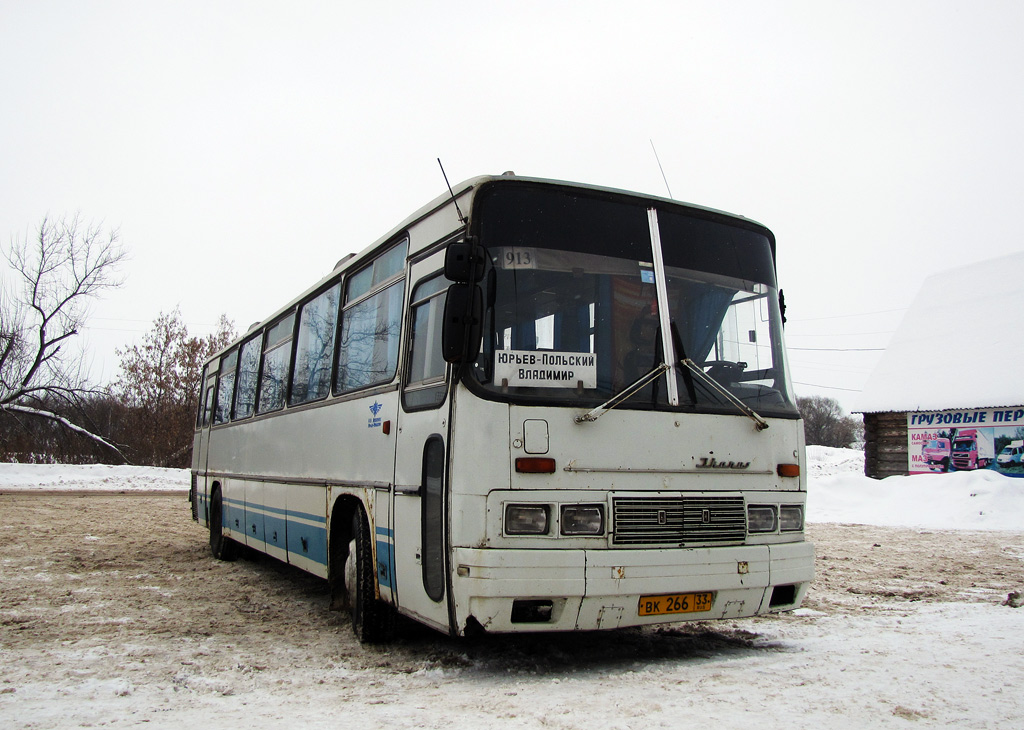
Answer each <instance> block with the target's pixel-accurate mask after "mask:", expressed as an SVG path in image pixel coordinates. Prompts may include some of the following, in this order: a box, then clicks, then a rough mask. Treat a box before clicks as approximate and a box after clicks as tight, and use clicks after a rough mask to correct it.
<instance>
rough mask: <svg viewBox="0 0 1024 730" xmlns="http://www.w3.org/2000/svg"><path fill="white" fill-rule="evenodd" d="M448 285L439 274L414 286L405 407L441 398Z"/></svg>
mask: <svg viewBox="0 0 1024 730" xmlns="http://www.w3.org/2000/svg"><path fill="white" fill-rule="evenodd" d="M447 285H448V280H447V279H445V278H444V277H443V276H441V275H440V274H438V275H436V276H433V277H431V278H429V279H426V280H423V281H420V283H419V284H417V285H416V288H415V289H413V293H412V304H411V306H410V308H409V312H410V322H411V325H410V326H411V330H412V331H411V336H410V342H409V358H408V362H409V365H408V372H407V373H406V390H405V392H404V394H403V398H404V401H405V407H406V408H413V409H414V408H430V407H435V406H438V405H440V404H441V403H442V402H443V401H444V398H445V393H446V388H445V383H444V376H445V372H446V369H447V363H446V362H445V361H444V358H443V357H442V356H441V324H442V321H441V320H442V317H443V316H444V302H445V292H446V291H447Z"/></svg>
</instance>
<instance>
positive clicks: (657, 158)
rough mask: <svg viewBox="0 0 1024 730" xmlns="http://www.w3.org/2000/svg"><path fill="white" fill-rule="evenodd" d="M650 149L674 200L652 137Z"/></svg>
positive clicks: (666, 187)
mask: <svg viewBox="0 0 1024 730" xmlns="http://www.w3.org/2000/svg"><path fill="white" fill-rule="evenodd" d="M651 149H652V150H654V159H655V161H657V163H658V169H659V170H661V179H662V180H664V181H665V189H666V190H668V197H670V198H672V199H673V200H675V198H673V197H672V188H670V187H669V186H668V178H667V177H665V168H664V167H662V166H661V158H659V157H658V150H657V149H655V147H654V140H653V139H652V140H651ZM438 162H440V160H438Z"/></svg>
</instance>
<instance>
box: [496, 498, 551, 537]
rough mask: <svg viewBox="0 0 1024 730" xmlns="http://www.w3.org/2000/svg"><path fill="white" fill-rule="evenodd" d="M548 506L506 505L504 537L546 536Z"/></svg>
mask: <svg viewBox="0 0 1024 730" xmlns="http://www.w3.org/2000/svg"><path fill="white" fill-rule="evenodd" d="M547 532H548V506H547V505H546V504H506V505H505V534H506V535H546V534H547Z"/></svg>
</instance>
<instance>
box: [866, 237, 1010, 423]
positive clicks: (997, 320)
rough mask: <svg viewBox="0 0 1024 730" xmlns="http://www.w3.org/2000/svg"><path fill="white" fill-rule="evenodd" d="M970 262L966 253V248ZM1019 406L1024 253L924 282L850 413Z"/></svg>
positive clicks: (935, 276)
mask: <svg viewBox="0 0 1024 730" xmlns="http://www.w3.org/2000/svg"><path fill="white" fill-rule="evenodd" d="M964 253H965V255H967V256H969V255H970V248H969V247H965V248H964ZM1021 404H1024V251H1022V252H1020V253H1014V254H1010V255H1008V256H1001V257H999V258H996V259H990V260H988V261H981V262H978V263H974V264H970V265H967V266H961V267H959V268H956V269H950V270H948V271H943V272H940V273H938V274H934V275H932V276H930V277H928V278H927V279H925V282H924V284H923V285H922V286H921V291H919V292H918V294H917V297H916V298H915V299H914V301H913V303H912V304H911V305H910V308H909V309H908V310H907V313H906V315H905V316H904V317H903V321H902V322H901V323H900V326H899V327H898V328H897V330H896V332H895V334H893V338H892V341H891V342H890V343H889V346H888V347H887V348H886V351H885V354H883V355H882V359H881V360H880V361H879V363H878V365H877V366H876V367H875V369H874V371H873V372H872V373H871V376H870V377H869V378H868V382H867V384H866V385H865V386H864V390H863V392H862V393H861V395H860V398H859V400H858V401H857V402H856V405H855V407H854V409H853V410H854V412H857V413H886V412H901V411H944V410H956V409H961V408H963V409H966V408H997V407H1001V406H1015V405H1021Z"/></svg>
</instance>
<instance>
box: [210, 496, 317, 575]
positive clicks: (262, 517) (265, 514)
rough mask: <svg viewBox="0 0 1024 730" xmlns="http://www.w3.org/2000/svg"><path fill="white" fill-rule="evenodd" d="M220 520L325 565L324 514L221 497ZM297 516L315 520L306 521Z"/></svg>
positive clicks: (295, 554) (226, 525)
mask: <svg viewBox="0 0 1024 730" xmlns="http://www.w3.org/2000/svg"><path fill="white" fill-rule="evenodd" d="M223 504H224V510H223V513H222V520H221V522H222V524H223V525H224V527H227V528H228V529H229V530H233V531H235V532H238V533H240V534H243V535H246V536H247V537H249V538H253V539H255V540H258V541H259V542H263V543H266V544H267V545H272V546H274V547H277V548H281V549H286V550H287V551H288V553H289V555H291V556H295V557H302V558H306V559H307V560H311V561H313V562H314V563H319V564H320V565H325V566H326V565H327V518H326V517H325V516H323V515H314V514H310V513H309V512H299V511H296V510H287V509H280V508H278V507H267V506H266V505H262V504H253V503H250V504H246V503H245V500H242V499H233V498H225V499H224V501H223ZM299 520H309V521H310V522H316V523H318V524H315V525H307V524H305V523H304V522H299Z"/></svg>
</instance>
